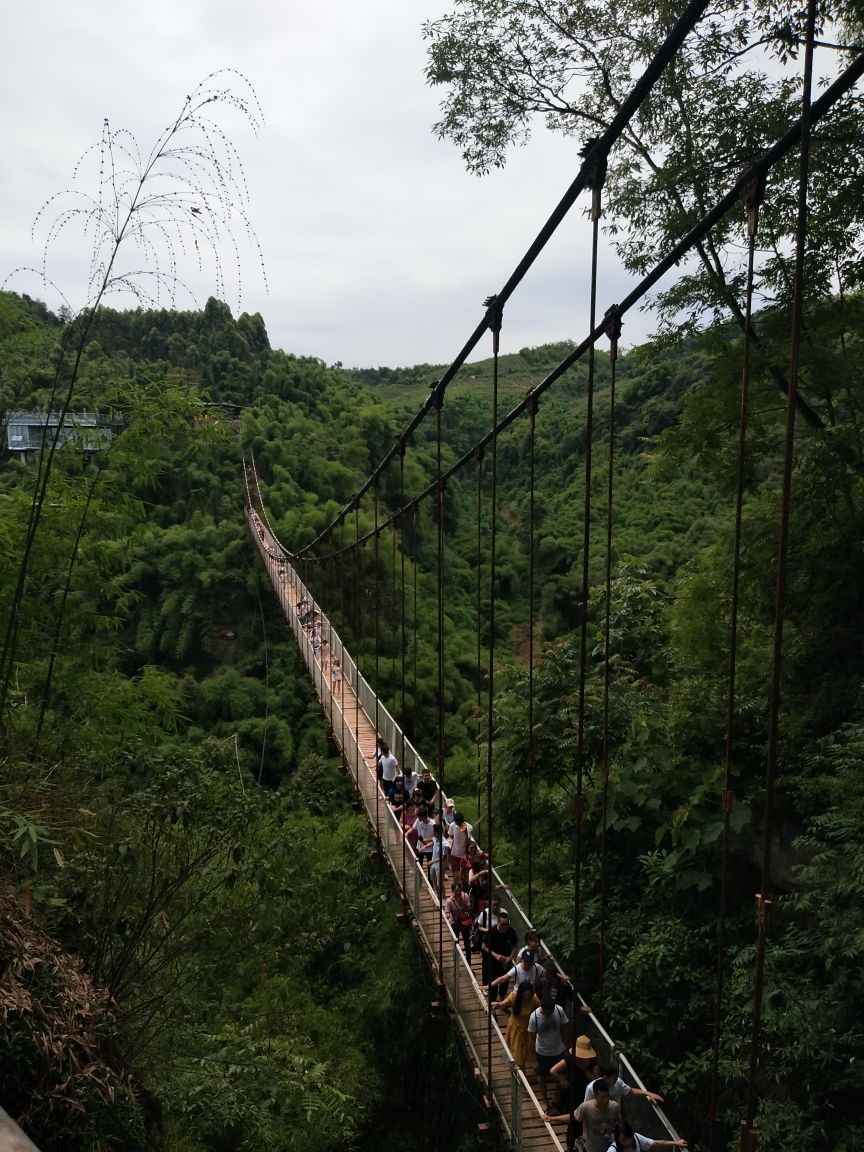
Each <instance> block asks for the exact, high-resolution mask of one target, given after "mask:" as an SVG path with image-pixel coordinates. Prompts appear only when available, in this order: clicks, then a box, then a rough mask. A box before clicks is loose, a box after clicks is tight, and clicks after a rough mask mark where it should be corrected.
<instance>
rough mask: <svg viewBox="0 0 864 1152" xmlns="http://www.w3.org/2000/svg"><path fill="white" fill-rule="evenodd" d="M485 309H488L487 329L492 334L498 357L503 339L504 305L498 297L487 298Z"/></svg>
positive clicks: (495, 352) (494, 348)
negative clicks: (501, 338) (500, 341)
mask: <svg viewBox="0 0 864 1152" xmlns="http://www.w3.org/2000/svg"><path fill="white" fill-rule="evenodd" d="M483 307H484V308H485V309H486V327H487V328H488V329H489V331H490V332H491V333H492V351H493V353H494V355H496V356H497V355H498V347H499V340H500V337H501V325H502V324H503V323H504V305H503V304H501V303H500V302H499V300H498V297H497V296H496V295H494V294H493V295H492V296H487V297H486V299H485V300H484V301H483Z"/></svg>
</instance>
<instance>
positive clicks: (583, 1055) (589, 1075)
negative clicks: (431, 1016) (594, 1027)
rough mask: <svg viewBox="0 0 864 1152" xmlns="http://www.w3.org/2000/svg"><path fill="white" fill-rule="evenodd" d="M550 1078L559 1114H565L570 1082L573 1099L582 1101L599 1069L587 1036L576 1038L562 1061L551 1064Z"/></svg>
mask: <svg viewBox="0 0 864 1152" xmlns="http://www.w3.org/2000/svg"><path fill="white" fill-rule="evenodd" d="M551 1073H552V1076H553V1077H555V1096H556V1104H557V1108H558V1111H559V1112H566V1111H567V1109H568V1103H567V1102H568V1100H569V1098H570V1081H571V1078H572V1081H573V1098H574V1100H576V1101H580V1102H581V1101H582V1100H583V1099H584V1098H585V1089H586V1088H587V1087H588V1085H589V1084H590V1083H591V1082H592V1081H593V1080H596V1079H597V1078H598V1076H599V1075H600V1068H599V1066H598V1064H597V1053H596V1052H595V1051H594V1049H593V1048H592V1047H591V1041H590V1039H589V1038H588V1037H587V1036H577V1037H576V1042H575V1043H574V1045H573V1047H572V1048H571V1049H570V1051H568V1052H565V1053H564V1058H563V1060H559V1061H558V1063H557V1064H553V1066H552V1069H551Z"/></svg>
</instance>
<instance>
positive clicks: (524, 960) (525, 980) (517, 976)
mask: <svg viewBox="0 0 864 1152" xmlns="http://www.w3.org/2000/svg"><path fill="white" fill-rule="evenodd" d="M538 972H539V967H538V965H536V964H535V963H534V955H533V953H532V952H531V949H530V948H522V949H520V951H519V962H518V963H517V964H515V965H514V966H513V967H512V968H510V969H508V970H507V971H506V972H505V973H504V975H503V976H499V977H498V978H497V979H496V980H493V981H492V982H491V983H490V985H489V987H490V988H497V987H498V986H499V985H501V984H503V985H505V991H506V986H507V985H509V983H510V981H511V980H515V981H516V987H517V988H518V987H519V985H520V984H530V985H531V987H532V988H536V987H537V974H538Z"/></svg>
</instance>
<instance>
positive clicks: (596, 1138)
mask: <svg viewBox="0 0 864 1152" xmlns="http://www.w3.org/2000/svg"><path fill="white" fill-rule="evenodd" d="M589 1087H590V1085H589ZM620 1122H621V1105H620V1104H616V1103H615V1101H614V1100H610V1099H609V1085H608V1084H607V1083H606V1081H605V1080H603V1079H600V1080H595V1081H594V1095H593V1096H592V1098H591V1099H590V1100H584V1101H583V1102H582V1103H581V1104H580V1105H579V1107H578V1108H577V1109H575V1111H574V1112H573V1114H572V1116H571V1117H570V1123H569V1124H568V1125H567V1149H568V1152H573V1150H574V1149H576V1148H580V1149H582V1150H583V1152H606V1150H607V1148H608V1147H609V1143H610V1141H611V1140H612V1139H613V1138H614V1136H615V1125H616V1124H619V1123H620Z"/></svg>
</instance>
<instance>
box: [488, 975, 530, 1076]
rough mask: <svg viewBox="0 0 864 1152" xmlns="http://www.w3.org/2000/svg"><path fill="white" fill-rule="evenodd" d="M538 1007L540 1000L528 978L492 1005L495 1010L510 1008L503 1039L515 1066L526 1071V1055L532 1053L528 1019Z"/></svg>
mask: <svg viewBox="0 0 864 1152" xmlns="http://www.w3.org/2000/svg"><path fill="white" fill-rule="evenodd" d="M539 1007H540V1001H539V1000H538V999H537V997H536V996H535V995H534V985H533V984H532V983H531V982H530V981H528V980H524V981H523V982H522V983H521V984H518V985H517V986H516V988H515V989H514V990H513V991H512V992H511V993H510V995H509V996H505V998H504V999H503V1000H496V1001H495V1002H494V1003H493V1005H492V1008H493V1010H494V1011H495V1012H498V1011H500V1010H502V1009H504V1008H509V1009H510V1016H509V1018H508V1020H507V1030H506V1031H505V1033H504V1039H505V1040H506V1041H507V1047H508V1048H509V1049H510V1051H511V1053H512V1055H513V1059H514V1060H515V1061H516V1064H517V1066H518V1067H519V1068H520V1069H521V1070H522V1071H523V1072H525V1071H526V1069H525V1065H526V1063H527V1061H528V1057H529V1056H532V1055H533V1053H534V1045H533V1043H532V1037H531V1036H529V1035H528V1020H529V1018H530V1016H531V1013H532V1012H533V1011H534V1009H535V1008H539Z"/></svg>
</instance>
